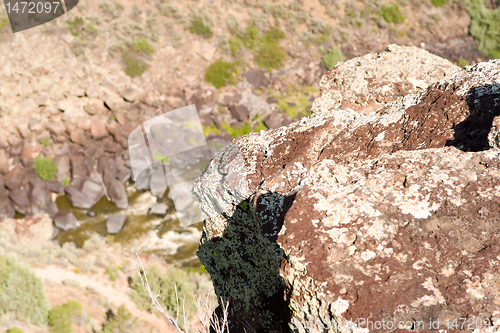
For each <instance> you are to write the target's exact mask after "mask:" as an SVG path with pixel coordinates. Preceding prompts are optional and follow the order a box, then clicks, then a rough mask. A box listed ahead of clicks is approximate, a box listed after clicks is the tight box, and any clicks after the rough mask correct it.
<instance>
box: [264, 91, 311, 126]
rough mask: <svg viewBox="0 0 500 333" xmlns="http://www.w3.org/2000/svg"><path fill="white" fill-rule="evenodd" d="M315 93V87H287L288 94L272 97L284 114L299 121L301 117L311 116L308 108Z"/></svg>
mask: <svg viewBox="0 0 500 333" xmlns="http://www.w3.org/2000/svg"><path fill="white" fill-rule="evenodd" d="M315 93H316V91H315V89H314V88H313V87H301V86H287V89H286V93H284V94H273V95H272V96H273V97H274V98H276V100H277V101H278V107H279V109H280V110H281V112H282V113H285V114H286V115H288V116H289V117H290V118H292V119H297V118H298V117H299V116H306V115H309V113H308V112H307V108H308V107H309V106H310V105H311V102H310V101H308V98H309V97H310V96H311V95H313V94H315Z"/></svg>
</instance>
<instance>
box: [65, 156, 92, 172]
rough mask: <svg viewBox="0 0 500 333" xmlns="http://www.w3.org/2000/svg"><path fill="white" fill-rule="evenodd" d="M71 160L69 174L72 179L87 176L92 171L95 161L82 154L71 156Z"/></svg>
mask: <svg viewBox="0 0 500 333" xmlns="http://www.w3.org/2000/svg"><path fill="white" fill-rule="evenodd" d="M70 159H71V173H72V176H73V178H76V177H84V176H88V175H89V174H90V172H92V170H93V169H94V164H95V161H94V160H93V159H92V158H91V157H88V156H85V155H83V154H72V155H71V156H70Z"/></svg>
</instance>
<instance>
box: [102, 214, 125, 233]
mask: <svg viewBox="0 0 500 333" xmlns="http://www.w3.org/2000/svg"><path fill="white" fill-rule="evenodd" d="M126 219H127V217H126V216H125V215H123V214H109V215H108V221H107V222H106V229H107V231H108V234H117V233H119V232H120V231H121V230H122V228H123V225H124V224H125V220H126Z"/></svg>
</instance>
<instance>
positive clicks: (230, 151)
mask: <svg viewBox="0 0 500 333" xmlns="http://www.w3.org/2000/svg"><path fill="white" fill-rule="evenodd" d="M387 57H388V59H387V62H388V63H390V61H389V60H390V55H387ZM397 59H398V55H397V54H396V55H395V61H396V62H397ZM354 60H355V61H356V59H354ZM427 60H428V61H429V62H434V63H435V60H436V58H435V57H434V56H428V59H427ZM360 61H362V60H360ZM347 74H348V77H349V75H350V73H349V72H348V73H347ZM326 77H328V74H327V75H326ZM431 77H432V75H431ZM322 81H326V79H325V78H323V80H322ZM499 86H500V60H495V61H490V62H487V63H479V64H477V65H475V66H472V67H468V68H467V69H466V70H462V71H459V72H457V73H455V74H454V75H453V76H451V77H450V78H448V79H447V80H446V81H442V82H437V83H434V84H431V85H430V86H429V87H428V88H426V89H424V90H421V91H420V92H418V93H416V94H410V95H407V96H405V97H404V98H399V99H397V100H396V101H394V102H392V103H390V104H387V105H386V106H384V107H381V108H379V109H378V110H376V111H373V112H371V113H368V114H360V113H357V112H355V111H352V110H349V109H347V110H335V109H334V110H331V111H328V110H329V106H331V105H333V104H335V103H337V102H336V99H335V96H333V95H331V96H330V97H331V98H332V99H333V101H331V100H328V98H327V97H326V96H327V92H326V91H325V92H323V91H322V96H321V98H320V99H319V100H316V101H315V103H316V102H317V104H316V106H317V107H318V109H317V110H323V111H322V112H318V113H316V114H314V115H313V116H311V117H308V118H303V119H302V120H300V121H298V122H295V123H293V124H291V125H289V126H287V127H281V128H279V129H277V130H273V131H265V132H261V133H259V134H257V133H256V134H250V135H247V136H244V137H243V138H241V139H240V140H238V141H235V142H234V143H233V144H230V145H228V146H227V147H225V148H223V149H222V151H220V152H219V154H218V158H217V159H213V160H212V161H211V162H210V164H209V166H207V168H206V169H205V170H204V172H203V173H202V175H201V176H200V177H199V178H198V179H197V180H196V182H195V186H194V188H193V192H194V193H195V194H196V195H197V197H198V199H199V200H200V208H201V209H202V211H203V212H204V213H205V214H206V220H205V223H204V232H203V236H202V240H201V244H200V246H199V250H198V252H197V255H198V257H199V258H200V260H201V262H202V263H203V264H204V266H205V267H206V269H207V270H208V272H209V273H210V275H211V278H212V281H213V283H214V289H215V292H216V294H217V296H219V297H222V298H223V299H228V298H229V297H231V306H230V309H229V330H230V331H238V332H239V331H243V329H244V325H243V324H242V323H245V322H252V328H253V329H254V330H256V331H257V332H279V331H287V330H290V329H291V328H292V327H293V326H295V328H297V330H298V331H299V332H309V331H310V330H308V329H307V328H304V327H303V326H302V327H300V323H302V324H303V323H304V322H306V323H307V322H309V323H310V322H311V321H312V322H316V321H317V320H319V321H320V322H330V323H333V324H336V325H338V324H339V323H340V322H342V323H344V322H345V321H346V320H349V319H352V320H353V321H355V322H358V319H368V318H369V319H370V320H372V321H379V322H382V320H385V321H386V322H388V321H391V322H392V323H393V324H394V323H396V324H395V325H397V323H398V322H399V321H404V322H406V321H412V322H413V324H414V325H420V326H419V329H421V330H422V331H424V330H427V329H430V328H429V326H428V324H429V322H437V320H438V319H439V321H440V323H441V325H439V324H438V326H439V327H436V329H443V330H445V329H446V320H449V321H450V322H452V321H453V320H454V319H455V318H460V317H462V316H464V315H467V316H468V317H473V318H490V317H493V316H498V304H500V280H499V275H498V268H499V267H500V256H499V253H500V192H499V190H498V189H500V150H499V149H497V148H490V147H489V144H488V135H489V133H490V132H491V130H492V124H494V127H495V128H496V120H495V122H494V118H495V117H498V116H500V89H498V87H499ZM483 208H484V209H483ZM234 258H238V259H234ZM248 267H252V268H251V270H250V269H248ZM250 271H251V272H250ZM263 281H265V283H263ZM228 284H230V285H231V288H227V286H228ZM243 295H245V296H243ZM246 295H251V296H246ZM402 295H404V297H403V296H402ZM290 309H291V310H290ZM219 310H220V308H219ZM256 318H257V319H256ZM267 318H269V319H267ZM271 318H272V319H271ZM252 319H253V321H252ZM292 323H294V324H292ZM358 323H359V322H358ZM420 323H423V325H427V326H424V327H422V326H421V325H422V324H420ZM359 328H366V326H363V327H359ZM372 331H373V332H383V331H384V332H385V331H387V330H382V329H381V330H376V329H374V330H372V329H370V332H372Z"/></svg>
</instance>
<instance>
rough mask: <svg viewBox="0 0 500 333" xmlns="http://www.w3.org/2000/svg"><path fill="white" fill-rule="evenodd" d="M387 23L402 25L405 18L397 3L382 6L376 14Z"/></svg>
mask: <svg viewBox="0 0 500 333" xmlns="http://www.w3.org/2000/svg"><path fill="white" fill-rule="evenodd" d="M378 14H379V15H380V16H381V17H382V18H383V19H384V21H386V22H387V23H395V24H399V23H403V22H404V21H405V20H406V17H405V16H404V15H403V13H402V12H401V9H400V8H399V6H398V4H397V3H386V4H384V5H382V8H381V9H380V11H379V13H378Z"/></svg>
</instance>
